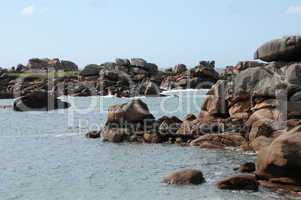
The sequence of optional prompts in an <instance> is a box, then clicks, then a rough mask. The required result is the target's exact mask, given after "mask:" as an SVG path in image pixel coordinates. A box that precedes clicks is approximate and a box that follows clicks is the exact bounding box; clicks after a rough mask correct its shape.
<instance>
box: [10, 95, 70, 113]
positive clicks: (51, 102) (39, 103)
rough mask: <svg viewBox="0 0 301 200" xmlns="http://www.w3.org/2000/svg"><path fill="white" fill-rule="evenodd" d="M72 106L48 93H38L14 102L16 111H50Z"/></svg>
mask: <svg viewBox="0 0 301 200" xmlns="http://www.w3.org/2000/svg"><path fill="white" fill-rule="evenodd" d="M69 107H70V104H69V103H67V102H64V101H61V100H60V99H58V98H57V97H56V96H55V95H53V94H49V93H48V92H46V91H45V92H43V91H37V92H32V93H29V94H27V95H25V96H22V97H19V98H17V99H16V100H15V101H14V110H15V111H20V112H23V111H49V110H55V109H66V108H69Z"/></svg>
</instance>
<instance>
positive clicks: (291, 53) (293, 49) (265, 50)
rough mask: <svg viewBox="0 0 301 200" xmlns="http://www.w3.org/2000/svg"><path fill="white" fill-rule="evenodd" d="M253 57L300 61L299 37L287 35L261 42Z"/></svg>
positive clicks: (266, 59)
mask: <svg viewBox="0 0 301 200" xmlns="http://www.w3.org/2000/svg"><path fill="white" fill-rule="evenodd" d="M254 57H255V59H261V60H263V61H266V62H271V61H301V37H300V36H287V37H283V38H280V39H275V40H272V41H270V42H267V43H265V44H263V45H262V46H261V47H259V48H258V49H257V51H256V53H255V56H254Z"/></svg>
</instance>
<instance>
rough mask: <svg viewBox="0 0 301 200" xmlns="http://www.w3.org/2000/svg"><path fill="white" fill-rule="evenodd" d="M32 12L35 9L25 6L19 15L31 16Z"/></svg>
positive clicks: (31, 6)
mask: <svg viewBox="0 0 301 200" xmlns="http://www.w3.org/2000/svg"><path fill="white" fill-rule="evenodd" d="M34 11H35V7H34V6H33V5H30V6H26V7H24V8H23V9H22V10H21V15H23V16H32V15H33V13H34Z"/></svg>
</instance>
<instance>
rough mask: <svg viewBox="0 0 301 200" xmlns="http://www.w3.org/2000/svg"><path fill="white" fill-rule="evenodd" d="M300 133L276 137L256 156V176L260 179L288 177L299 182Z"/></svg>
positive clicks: (300, 166) (289, 133)
mask: <svg viewBox="0 0 301 200" xmlns="http://www.w3.org/2000/svg"><path fill="white" fill-rule="evenodd" d="M300 161H301V132H288V133H284V134H282V135H281V136H279V137H277V138H276V139H275V140H274V141H273V142H272V143H271V144H270V145H269V146H268V147H266V148H263V149H262V150H260V151H259V153H258V155H257V162H256V175H257V176H258V177H260V178H262V179H270V178H281V177H288V178H291V179H293V180H295V181H297V182H301V173H300V169H301V162H300Z"/></svg>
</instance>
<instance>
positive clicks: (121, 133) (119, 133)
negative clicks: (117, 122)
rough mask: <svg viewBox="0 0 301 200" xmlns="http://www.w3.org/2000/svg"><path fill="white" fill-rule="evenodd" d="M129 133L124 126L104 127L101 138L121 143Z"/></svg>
mask: <svg viewBox="0 0 301 200" xmlns="http://www.w3.org/2000/svg"><path fill="white" fill-rule="evenodd" d="M129 135H130V133H129V130H128V129H126V128H104V129H103V130H102V131H101V138H102V140H103V141H105V142H112V143H121V142H123V141H124V140H125V139H126V138H127V137H128V136H129Z"/></svg>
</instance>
